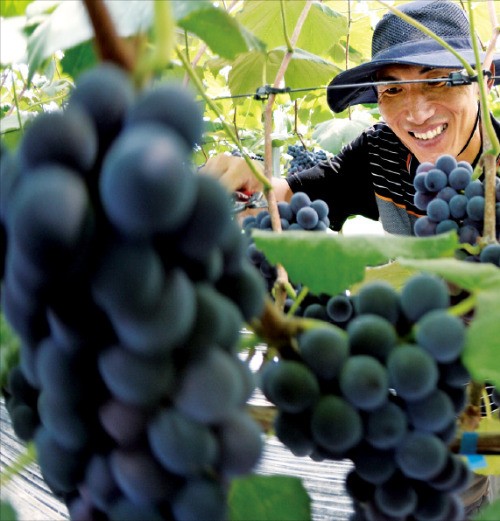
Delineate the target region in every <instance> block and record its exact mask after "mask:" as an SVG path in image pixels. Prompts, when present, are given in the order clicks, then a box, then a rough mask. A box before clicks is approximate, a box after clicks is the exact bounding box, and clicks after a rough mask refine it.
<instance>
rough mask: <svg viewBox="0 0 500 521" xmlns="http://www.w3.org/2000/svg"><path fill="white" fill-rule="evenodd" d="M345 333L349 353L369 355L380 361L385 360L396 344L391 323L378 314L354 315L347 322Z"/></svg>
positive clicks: (394, 332)
mask: <svg viewBox="0 0 500 521" xmlns="http://www.w3.org/2000/svg"><path fill="white" fill-rule="evenodd" d="M347 334H348V336H349V345H350V352H351V354H353V355H369V356H372V357H375V358H376V359H377V360H379V361H380V362H385V360H386V359H387V357H388V356H389V354H390V353H391V351H392V350H393V349H394V348H395V347H396V344H397V334H396V330H395V329H394V327H393V325H392V324H391V323H390V322H389V321H388V320H386V319H385V318H384V317H381V316H379V315H374V314H362V315H358V316H356V317H355V318H353V319H352V320H351V321H350V322H349V325H348V326H347Z"/></svg>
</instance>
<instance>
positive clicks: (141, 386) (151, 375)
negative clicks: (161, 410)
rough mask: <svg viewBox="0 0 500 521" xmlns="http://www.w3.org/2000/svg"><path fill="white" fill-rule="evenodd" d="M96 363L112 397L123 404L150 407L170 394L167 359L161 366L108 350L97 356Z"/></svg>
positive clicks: (117, 348) (116, 348) (123, 351)
mask: <svg viewBox="0 0 500 521" xmlns="http://www.w3.org/2000/svg"><path fill="white" fill-rule="evenodd" d="M98 363H99V371H100V374H101V377H102V379H103V380H104V382H105V383H106V385H107V386H108V388H109V390H110V391H111V393H112V394H113V395H114V396H116V398H117V399H119V400H121V401H123V402H125V403H128V404H131V405H138V406H143V407H146V406H153V405H156V404H157V403H158V402H159V401H160V400H161V399H162V398H164V397H165V396H166V395H167V394H168V393H169V392H171V391H172V387H173V385H174V367H173V365H172V363H171V362H170V361H169V360H168V359H166V360H163V361H161V362H160V361H159V360H156V359H154V358H146V357H140V356H138V355H136V354H134V353H131V352H129V351H127V350H126V349H124V348H123V347H121V346H111V347H109V348H107V349H105V350H104V351H102V352H101V353H100V354H99V357H98Z"/></svg>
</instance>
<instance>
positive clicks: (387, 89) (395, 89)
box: [380, 87, 401, 96]
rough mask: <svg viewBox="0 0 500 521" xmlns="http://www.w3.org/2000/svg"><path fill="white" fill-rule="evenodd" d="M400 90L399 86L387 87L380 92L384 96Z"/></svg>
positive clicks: (397, 92)
mask: <svg viewBox="0 0 500 521" xmlns="http://www.w3.org/2000/svg"><path fill="white" fill-rule="evenodd" d="M400 92H401V87H387V88H386V89H384V90H383V91H382V92H381V93H380V94H381V95H384V96H395V95H396V94H399V93H400Z"/></svg>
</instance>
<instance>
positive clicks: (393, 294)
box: [356, 280, 401, 324]
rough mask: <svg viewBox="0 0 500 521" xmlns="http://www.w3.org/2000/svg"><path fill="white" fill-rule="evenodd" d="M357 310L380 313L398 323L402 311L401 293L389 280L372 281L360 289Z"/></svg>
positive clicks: (392, 322)
mask: <svg viewBox="0 0 500 521" xmlns="http://www.w3.org/2000/svg"><path fill="white" fill-rule="evenodd" d="M356 311H357V313H358V314H360V315H365V314H375V315H379V316H381V317H383V318H385V319H387V320H388V321H389V322H390V323H391V324H396V323H397V321H398V319H399V315H400V313H401V306H400V303H399V293H398V292H397V291H396V290H395V289H394V287H393V286H392V285H391V284H389V283H388V282H387V281H384V280H379V281H373V282H370V283H369V284H366V285H364V286H362V287H361V289H360V290H359V293H358V296H357V299H356Z"/></svg>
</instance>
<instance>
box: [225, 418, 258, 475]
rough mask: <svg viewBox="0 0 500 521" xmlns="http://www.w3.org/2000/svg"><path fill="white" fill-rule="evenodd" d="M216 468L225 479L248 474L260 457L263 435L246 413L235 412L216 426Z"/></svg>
mask: <svg viewBox="0 0 500 521" xmlns="http://www.w3.org/2000/svg"><path fill="white" fill-rule="evenodd" d="M217 435H218V439H219V446H220V456H219V461H218V468H219V469H220V471H221V473H222V474H223V475H224V476H225V477H234V476H238V475H243V474H248V473H250V472H251V471H252V469H253V468H254V467H255V466H256V465H257V463H258V462H259V460H260V457H261V455H262V449H263V433H262V431H261V429H260V427H259V425H258V424H257V423H256V422H255V421H254V420H253V419H252V418H251V417H250V416H249V415H248V414H246V412H242V411H237V412H235V413H233V414H232V415H231V416H230V417H229V418H228V419H227V420H225V421H224V422H222V423H221V424H220V425H218V429H217Z"/></svg>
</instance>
